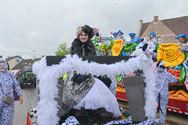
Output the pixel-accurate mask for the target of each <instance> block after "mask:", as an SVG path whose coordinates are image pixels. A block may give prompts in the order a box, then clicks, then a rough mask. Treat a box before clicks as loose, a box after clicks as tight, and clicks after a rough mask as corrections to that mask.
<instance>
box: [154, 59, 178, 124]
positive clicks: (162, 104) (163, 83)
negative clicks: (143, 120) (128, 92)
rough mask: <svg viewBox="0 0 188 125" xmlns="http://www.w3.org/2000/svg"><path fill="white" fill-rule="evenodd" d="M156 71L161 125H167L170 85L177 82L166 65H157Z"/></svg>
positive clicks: (159, 63)
mask: <svg viewBox="0 0 188 125" xmlns="http://www.w3.org/2000/svg"><path fill="white" fill-rule="evenodd" d="M156 66H157V68H156V69H157V71H156V88H157V92H156V93H157V96H158V99H159V112H160V119H159V122H160V124H162V125H163V124H164V125H165V120H166V106H167V103H168V84H169V83H172V82H177V80H176V78H175V77H174V76H173V75H172V74H170V73H169V72H167V70H166V68H165V66H164V63H163V62H160V61H159V62H158V63H157V65H156Z"/></svg>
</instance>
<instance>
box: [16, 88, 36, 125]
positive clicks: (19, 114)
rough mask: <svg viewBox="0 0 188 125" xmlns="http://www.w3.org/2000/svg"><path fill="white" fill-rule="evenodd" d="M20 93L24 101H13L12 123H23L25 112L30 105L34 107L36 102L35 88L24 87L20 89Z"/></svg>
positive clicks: (23, 124) (21, 124) (17, 124)
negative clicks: (20, 102) (21, 102)
mask: <svg viewBox="0 0 188 125" xmlns="http://www.w3.org/2000/svg"><path fill="white" fill-rule="evenodd" d="M22 93H23V98H24V102H23V104H22V105H20V104H19V102H16V103H15V106H14V121H13V125H25V124H26V117H27V112H28V111H29V110H30V109H31V108H32V107H35V106H36V103H37V93H36V88H24V89H22Z"/></svg>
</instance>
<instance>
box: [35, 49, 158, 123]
mask: <svg viewBox="0 0 188 125" xmlns="http://www.w3.org/2000/svg"><path fill="white" fill-rule="evenodd" d="M93 67H95V68H93ZM150 67H152V62H151V61H150V60H149V59H148V58H147V57H146V56H145V54H144V53H143V52H142V53H139V56H138V57H134V58H131V59H129V60H128V61H126V62H124V61H121V62H117V63H115V64H109V65H107V64H98V63H95V62H90V63H88V61H82V59H81V58H79V57H78V56H77V55H74V56H70V55H68V56H67V57H66V58H64V59H63V60H62V61H61V63H60V64H58V65H52V66H50V67H48V66H47V65H46V59H45V58H42V59H41V61H39V62H36V63H34V65H33V72H34V73H35V74H36V75H37V78H38V79H39V89H40V94H39V97H40V101H39V103H38V112H37V113H38V114H37V115H38V123H39V125H56V124H58V121H59V118H58V116H57V113H58V104H57V98H58V85H57V83H58V78H59V77H60V76H61V75H63V74H64V73H67V72H70V71H77V73H80V74H91V75H96V76H100V75H107V76H109V77H110V78H113V77H114V76H115V75H117V74H123V75H126V74H128V73H130V72H134V71H136V70H138V69H141V70H143V72H144V77H145V80H144V81H145V83H146V87H145V97H146V101H145V113H146V116H147V117H148V118H154V117H155V113H156V108H157V101H156V96H155V94H154V92H155V89H156V88H155V75H154V72H153V71H152V69H151V68H150Z"/></svg>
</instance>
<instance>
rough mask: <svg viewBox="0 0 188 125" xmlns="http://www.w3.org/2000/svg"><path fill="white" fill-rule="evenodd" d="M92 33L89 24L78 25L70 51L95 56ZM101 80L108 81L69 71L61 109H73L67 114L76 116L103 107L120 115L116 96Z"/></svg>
mask: <svg viewBox="0 0 188 125" xmlns="http://www.w3.org/2000/svg"><path fill="white" fill-rule="evenodd" d="M93 35H94V34H93V29H92V28H91V27H90V26H88V25H84V26H82V27H78V29H77V38H75V39H74V41H73V43H72V46H71V49H70V50H71V52H70V53H71V54H72V55H74V54H77V55H78V56H95V55H96V52H95V47H94V45H93V43H92V42H91V41H90V40H91V38H92V37H93ZM91 68H93V67H91ZM102 81H105V82H110V81H106V79H105V80H104V79H103V80H100V79H99V78H97V77H94V76H91V75H81V74H77V73H76V72H72V73H69V77H68V78H67V80H65V84H66V85H65V86H64V89H63V91H64V93H63V97H62V102H64V103H65V104H66V105H64V106H63V107H62V108H63V111H67V109H68V108H67V106H68V107H69V109H71V108H72V109H73V110H71V112H72V111H73V112H74V113H73V114H71V112H69V113H68V115H69V116H70V115H74V116H76V117H77V115H78V114H83V113H81V112H83V111H84V110H85V111H87V112H85V113H84V115H86V114H87V113H88V112H89V113H90V114H93V112H95V111H97V110H98V109H103V111H104V112H108V113H110V114H112V116H114V117H120V116H121V111H120V109H119V105H118V102H117V100H116V97H115V96H114V95H113V94H112V92H111V91H110V89H109V88H108V87H107V86H106V85H105V84H104V82H102ZM67 104H68V105H67ZM94 110H95V111H94ZM75 111H76V113H75ZM94 114H95V113H94ZM99 115H100V113H99ZM78 116H79V115H78ZM78 119H79V118H78ZM91 119H92V118H91Z"/></svg>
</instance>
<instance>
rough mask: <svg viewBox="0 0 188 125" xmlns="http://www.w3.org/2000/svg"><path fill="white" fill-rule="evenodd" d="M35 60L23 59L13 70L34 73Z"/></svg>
mask: <svg viewBox="0 0 188 125" xmlns="http://www.w3.org/2000/svg"><path fill="white" fill-rule="evenodd" d="M34 61H35V60H33V59H23V60H22V61H21V62H20V63H19V64H18V65H16V66H15V67H14V68H13V69H12V70H19V71H32V65H33V63H34Z"/></svg>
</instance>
